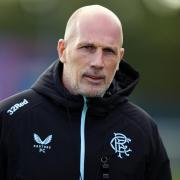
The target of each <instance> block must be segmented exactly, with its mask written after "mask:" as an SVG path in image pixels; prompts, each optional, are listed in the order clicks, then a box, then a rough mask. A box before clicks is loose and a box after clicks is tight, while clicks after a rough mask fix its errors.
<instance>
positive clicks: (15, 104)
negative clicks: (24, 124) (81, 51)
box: [0, 89, 41, 117]
mask: <svg viewBox="0 0 180 180" xmlns="http://www.w3.org/2000/svg"><path fill="white" fill-rule="evenodd" d="M39 103H41V98H40V96H38V95H37V93H36V92H34V90H32V89H28V90H25V91H22V92H20V93H18V94H15V95H13V96H10V97H8V98H6V99H4V100H2V101H0V114H1V115H2V114H3V116H4V115H5V116H8V117H12V116H14V115H15V114H19V113H20V112H24V111H27V110H28V109H30V108H32V107H33V106H35V105H37V104H39Z"/></svg>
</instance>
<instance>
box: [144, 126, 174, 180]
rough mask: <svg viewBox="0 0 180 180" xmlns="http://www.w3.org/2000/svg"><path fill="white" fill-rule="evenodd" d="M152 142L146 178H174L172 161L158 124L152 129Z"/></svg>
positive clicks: (156, 179) (165, 179)
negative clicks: (171, 167) (171, 166)
mask: <svg viewBox="0 0 180 180" xmlns="http://www.w3.org/2000/svg"><path fill="white" fill-rule="evenodd" d="M151 142H152V143H151V146H152V149H151V152H150V157H149V160H148V164H147V171H146V175H145V176H146V177H145V179H146V180H162V179H163V180H172V176H171V170H170V161H169V158H168V155H167V153H166V150H165V147H164V145H163V142H162V140H161V137H160V135H159V132H158V129H157V126H156V125H154V127H153V130H152V139H151Z"/></svg>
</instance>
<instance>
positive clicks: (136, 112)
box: [122, 102, 156, 130]
mask: <svg viewBox="0 0 180 180" xmlns="http://www.w3.org/2000/svg"><path fill="white" fill-rule="evenodd" d="M122 111H123V113H124V114H125V115H126V117H127V118H128V119H129V120H130V121H131V122H132V123H134V124H136V125H137V126H139V127H140V128H141V129H144V130H147V129H152V128H153V127H154V126H156V122H155V121H154V119H153V118H152V116H151V115H150V114H149V113H148V112H146V111H145V110H144V109H143V108H141V107H140V106H138V105H136V104H134V103H132V102H128V103H126V105H125V107H124V108H123V110H122Z"/></svg>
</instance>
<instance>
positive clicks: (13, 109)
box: [7, 99, 29, 116]
mask: <svg viewBox="0 0 180 180" xmlns="http://www.w3.org/2000/svg"><path fill="white" fill-rule="evenodd" d="M28 103H29V102H28V101H27V100H26V99H24V100H23V101H22V102H20V103H16V104H15V105H13V106H12V107H11V108H10V109H8V110H7V113H8V114H9V115H10V116H12V115H13V114H14V113H15V112H16V111H17V110H18V109H19V108H21V107H23V106H24V105H26V104H28Z"/></svg>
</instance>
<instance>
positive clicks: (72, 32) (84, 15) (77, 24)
mask: <svg viewBox="0 0 180 180" xmlns="http://www.w3.org/2000/svg"><path fill="white" fill-rule="evenodd" d="M87 24H88V26H87ZM82 26H87V28H88V27H94V26H95V27H96V29H97V30H99V32H103V31H104V30H105V29H107V28H114V29H115V31H114V32H116V33H117V36H118V38H119V45H120V46H121V47H122V44H123V32H122V25H121V22H120V20H119V18H118V17H117V16H116V15H115V14H114V13H113V12H112V11H110V10H109V9H107V8H105V7H103V6H100V5H90V6H84V7H81V8H79V9H78V10H76V11H75V12H74V13H73V14H72V15H71V17H70V18H69V20H68V23H67V25H66V30H65V35H64V40H65V41H69V40H70V39H71V40H72V38H74V37H75V36H76V33H77V32H78V31H79V28H81V27H82ZM112 32H113V31H112Z"/></svg>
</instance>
